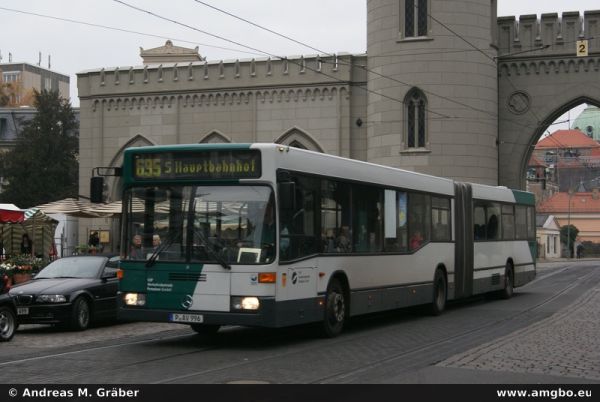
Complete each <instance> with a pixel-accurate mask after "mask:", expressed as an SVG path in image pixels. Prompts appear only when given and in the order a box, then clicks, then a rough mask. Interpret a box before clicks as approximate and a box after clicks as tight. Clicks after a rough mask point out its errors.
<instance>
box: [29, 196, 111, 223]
mask: <svg viewBox="0 0 600 402" xmlns="http://www.w3.org/2000/svg"><path fill="white" fill-rule="evenodd" d="M91 205H93V204H91V203H89V202H85V201H80V200H77V199H75V198H65V199H64V200H58V201H54V202H49V203H47V204H42V205H38V206H36V208H38V209H39V210H41V211H42V212H44V213H45V214H64V215H69V216H75V217H80V218H97V217H100V216H101V215H100V214H98V213H95V212H94V211H93V209H92V207H91Z"/></svg>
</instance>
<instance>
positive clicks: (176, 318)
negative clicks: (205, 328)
mask: <svg viewBox="0 0 600 402" xmlns="http://www.w3.org/2000/svg"><path fill="white" fill-rule="evenodd" d="M169 321H171V322H188V323H191V324H202V323H203V322H204V316H203V315H202V314H179V313H173V314H170V316H169Z"/></svg>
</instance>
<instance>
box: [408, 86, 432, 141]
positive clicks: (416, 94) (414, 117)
mask: <svg viewBox="0 0 600 402" xmlns="http://www.w3.org/2000/svg"><path fill="white" fill-rule="evenodd" d="M404 108H405V116H406V138H405V144H406V147H407V148H425V146H426V144H427V99H426V98H425V95H424V94H423V92H421V91H420V90H419V89H417V88H413V89H412V90H411V91H410V92H409V93H408V95H406V98H405V100H404Z"/></svg>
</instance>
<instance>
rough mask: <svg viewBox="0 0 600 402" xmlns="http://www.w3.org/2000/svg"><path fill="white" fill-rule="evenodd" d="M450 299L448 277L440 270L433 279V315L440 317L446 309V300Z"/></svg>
mask: <svg viewBox="0 0 600 402" xmlns="http://www.w3.org/2000/svg"><path fill="white" fill-rule="evenodd" d="M447 298H448V284H447V283H446V275H444V273H443V272H442V271H440V270H439V269H438V270H437V271H435V276H434V278H433V300H432V301H431V308H430V310H431V314H432V315H440V314H442V312H443V311H444V310H445V309H446V300H447Z"/></svg>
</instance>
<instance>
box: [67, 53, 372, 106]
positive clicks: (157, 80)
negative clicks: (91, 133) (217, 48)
mask: <svg viewBox="0 0 600 402" xmlns="http://www.w3.org/2000/svg"><path fill="white" fill-rule="evenodd" d="M357 64H358V65H361V66H362V65H366V56H364V55H360V56H353V55H350V54H338V55H332V56H330V55H327V56H321V55H311V56H293V57H288V58H285V59H271V58H261V59H245V60H239V59H238V60H226V61H223V60H220V61H202V62H190V63H179V64H178V63H169V64H160V65H157V64H154V65H145V66H138V67H115V68H110V69H105V68H102V69H97V70H90V71H84V72H81V73H79V74H78V77H79V79H78V83H79V96H80V97H81V98H85V97H86V96H89V94H91V93H93V94H94V95H96V96H97V95H119V94H128V95H129V94H132V93H147V92H149V91H157V92H162V91H164V90H169V91H176V92H178V93H181V92H189V91H192V92H193V91H202V90H205V89H209V90H213V91H214V90H225V89H228V88H256V87H262V88H268V87H273V86H286V85H292V86H303V85H307V86H308V85H311V86H312V85H321V84H322V85H331V84H334V83H344V84H347V83H349V82H351V81H352V82H356V81H366V71H365V70H364V69H361V68H360V67H358V68H354V66H355V65H357ZM83 78H87V79H85V80H84V79H83ZM357 78H359V79H358V80H357ZM360 78H362V79H360Z"/></svg>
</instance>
